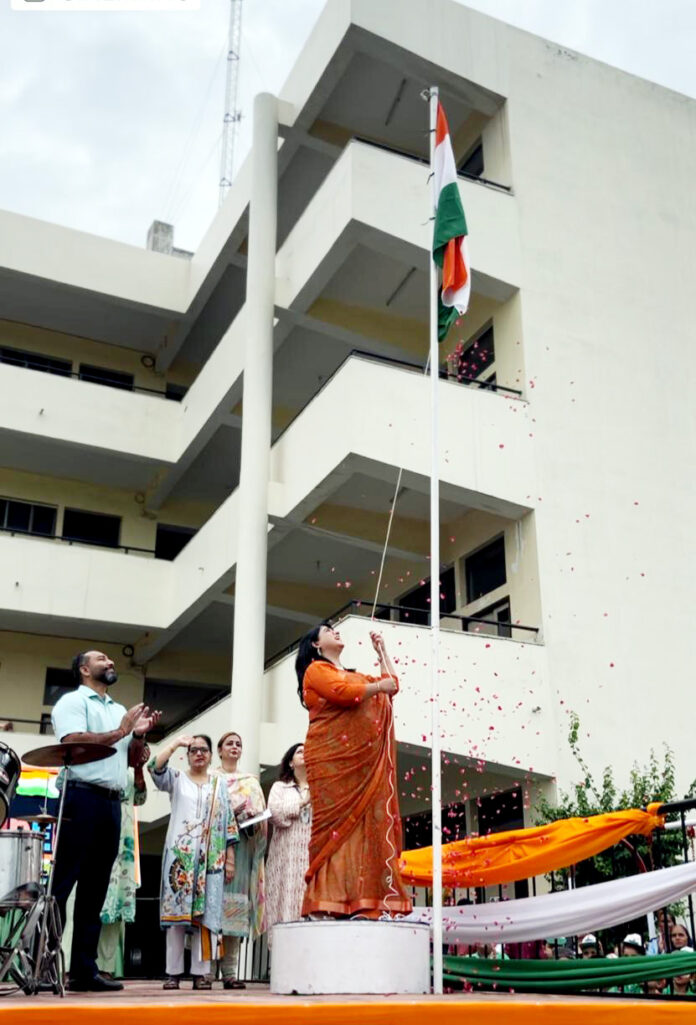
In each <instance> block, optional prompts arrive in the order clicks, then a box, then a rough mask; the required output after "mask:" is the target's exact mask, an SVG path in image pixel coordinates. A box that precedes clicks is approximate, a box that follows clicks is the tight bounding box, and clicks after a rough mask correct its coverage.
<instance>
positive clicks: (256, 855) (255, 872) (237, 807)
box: [217, 732, 266, 989]
mask: <svg viewBox="0 0 696 1025" xmlns="http://www.w3.org/2000/svg"><path fill="white" fill-rule="evenodd" d="M217 749H218V755H219V756H220V763H221V766H222V769H221V772H222V774H223V776H224V779H225V781H226V783H227V790H228V793H229V797H230V804H231V806H232V810H233V811H234V814H235V816H236V818H237V822H238V824H239V843H238V845H237V849H236V852H235V873H234V879H233V880H232V881H231V882H229V883H227V882H226V883H225V888H224V894H223V900H222V932H223V946H224V954H223V957H222V963H221V968H222V981H223V985H224V987H225V989H244V988H245V984H244V983H243V982H241V981H240V980H239V979H238V978H237V967H238V960H239V944H240V941H241V939H242V938H243V937H246V938H248V939H249V940H254V939H256V938H257V937H258V936H260V935H261V933H263V932H265V931H266V892H265V880H264V855H265V853H266V822H265V821H262V822H259V823H257V824H256V825H253V826H249V827H248V828H245V827H244V823H245V821H247V820H249V819H253V818H255V817H256V816H257V815H260V814H261V813H262V812H264V811H265V809H266V802H265V800H264V796H263V791H262V790H261V784H260V783H259V781H258V779H257V778H256V776H253V775H252V774H251V773H247V772H238V771H237V765H238V763H239V759H240V757H241V754H242V738H241V737H240V736H239V734H238V733H232V732H230V733H225V734H224V735H223V736H222V737H221V738H220V740H219V741H218V746H217Z"/></svg>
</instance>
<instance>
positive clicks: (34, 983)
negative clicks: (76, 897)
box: [0, 756, 70, 997]
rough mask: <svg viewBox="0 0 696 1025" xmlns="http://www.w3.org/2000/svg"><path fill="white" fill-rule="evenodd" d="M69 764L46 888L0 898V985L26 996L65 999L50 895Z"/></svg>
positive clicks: (55, 909) (28, 888) (60, 950)
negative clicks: (0, 927) (0, 937)
mask: <svg viewBox="0 0 696 1025" xmlns="http://www.w3.org/2000/svg"><path fill="white" fill-rule="evenodd" d="M69 765H70V761H69V756H67V757H66V759H65V777H64V779H63V786H62V788H61V792H60V802H59V805H58V819H57V822H56V831H55V838H54V845H53V860H52V862H51V868H50V872H49V876H48V883H47V886H46V889H45V890H44V887H43V886H41V884H38V883H26V884H24V885H23V886H19V887H17V888H16V889H15V890H12V891H11V892H10V893H8V894H7V895H6V896H4V897H3V898H2V899H0V920H2V921H4V922H6V923H7V924H6V926H5V928H6V929H7V930H8V934H7V936H6V938H5V941H4V943H1V944H0V982H4V981H6V980H8V979H11V980H12V981H13V982H15V983H16V984H17V986H19V988H20V989H21V990H22V991H23V992H24V993H26V994H27V996H30V995H32V994H35V993H39V992H40V991H42V990H43V991H46V990H51V991H52V992H53V993H55V994H56V995H58V996H61V997H62V996H65V959H64V956H63V948H62V945H61V940H62V928H61V921H60V914H59V913H58V905H57V903H56V900H55V897H54V896H53V873H54V869H55V858H56V852H57V850H58V840H59V837H60V827H61V825H62V822H63V805H64V803H65V791H66V789H67V781H68V774H69Z"/></svg>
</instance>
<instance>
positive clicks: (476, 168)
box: [458, 142, 483, 178]
mask: <svg viewBox="0 0 696 1025" xmlns="http://www.w3.org/2000/svg"><path fill="white" fill-rule="evenodd" d="M458 170H459V173H460V174H468V175H469V176H470V177H472V178H480V177H481V175H482V174H483V144H482V143H480V142H479V143H477V144H476V146H475V147H474V148H473V149H472V151H471V153H470V154H469V156H468V157H465V158H464V160H462V162H461V164H460V165H459V168H458Z"/></svg>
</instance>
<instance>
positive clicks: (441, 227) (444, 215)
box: [433, 182, 469, 267]
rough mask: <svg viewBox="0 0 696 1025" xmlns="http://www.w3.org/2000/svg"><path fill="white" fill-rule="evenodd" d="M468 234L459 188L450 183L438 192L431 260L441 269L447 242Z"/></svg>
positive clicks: (454, 183) (455, 184)
mask: <svg viewBox="0 0 696 1025" xmlns="http://www.w3.org/2000/svg"><path fill="white" fill-rule="evenodd" d="M468 234H469V232H468V230H467V226H466V217H465V215H464V207H463V206H462V200H461V197H460V195H459V188H458V186H457V183H456V182H450V184H449V185H445V187H444V188H443V189H442V191H441V192H440V195H439V197H438V201H437V211H436V213H435V230H434V233H433V259H434V260H435V263H436V264H437V265H438V267H442V263H443V260H444V250H445V246H446V245H447V243H448V242H449V240H450V239H452V238H459V237H460V236H461V235H468Z"/></svg>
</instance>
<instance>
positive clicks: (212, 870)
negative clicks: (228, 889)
mask: <svg viewBox="0 0 696 1025" xmlns="http://www.w3.org/2000/svg"><path fill="white" fill-rule="evenodd" d="M148 769H149V770H150V773H151V775H152V779H153V781H154V784H155V786H156V787H157V789H158V790H164V791H166V793H168V794H169V795H170V796H171V801H172V811H171V816H170V819H169V828H168V829H167V838H166V840H165V846H164V856H163V861H162V887H161V891H160V922H161V924H162V926H168V925H186V924H189V923H191V924H200V925H203V926H205V927H206V928H207V929H209V930H210V932H211V933H217V932H219V931H220V929H221V927H222V890H223V883H224V868H225V850H226V848H227V846H228V844H230V843H236V842H237V840H238V839H239V833H238V831H237V821H236V819H235V816H234V813H233V811H232V807H231V805H230V799H229V794H228V792H227V787H226V786H225V782H224V780H223V779H222V778H221V777H220V776H209V777H208V781H207V782H206V783H203V784H201V785H200V786H198V784H196V783H194V782H193V781H192V780H191V779H189V777H188V776H187V775H186V773H185V772H180V771H179V770H178V769H172V768H170V767H169V766H168V765H166V766H165V767H164V768H163V769H162V770H161V771H160V772H158V771H157V770H156V769H155V768H154V759H153V760H152V761H151V762H150V764H149V765H148Z"/></svg>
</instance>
